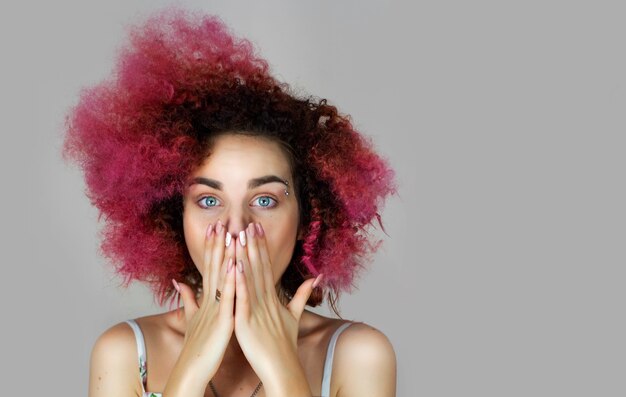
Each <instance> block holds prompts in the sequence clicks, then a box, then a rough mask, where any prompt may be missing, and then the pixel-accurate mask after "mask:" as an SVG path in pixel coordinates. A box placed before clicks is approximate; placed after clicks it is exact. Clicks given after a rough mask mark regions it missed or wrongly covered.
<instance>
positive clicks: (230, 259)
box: [226, 258, 233, 273]
mask: <svg viewBox="0 0 626 397" xmlns="http://www.w3.org/2000/svg"><path fill="white" fill-rule="evenodd" d="M231 270H233V258H229V259H228V267H227V268H226V273H230V271H231Z"/></svg>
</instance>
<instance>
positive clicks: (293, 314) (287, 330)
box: [235, 223, 322, 385]
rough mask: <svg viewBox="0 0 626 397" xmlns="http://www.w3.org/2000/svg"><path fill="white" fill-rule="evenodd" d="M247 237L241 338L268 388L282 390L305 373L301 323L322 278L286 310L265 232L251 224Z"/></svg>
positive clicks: (240, 289)
mask: <svg viewBox="0 0 626 397" xmlns="http://www.w3.org/2000/svg"><path fill="white" fill-rule="evenodd" d="M242 233H245V245H243V244H242V238H241V237H239V238H237V242H236V258H237V271H236V311H235V335H236V336H237V341H238V342H239V345H240V346H241V349H242V351H243V353H244V355H245V356H246V358H247V359H248V362H249V363H250V365H251V366H252V368H253V369H254V371H255V372H256V374H257V375H258V376H259V378H260V379H261V380H262V381H263V383H264V384H266V383H269V382H272V383H273V384H275V385H278V384H280V381H281V380H279V378H280V377H281V376H282V377H285V376H290V375H295V374H296V373H297V375H298V376H299V375H301V373H302V372H303V371H302V369H301V368H302V367H301V365H300V363H299V361H298V356H297V347H298V323H299V322H300V317H301V315H302V312H303V310H304V307H305V305H306V302H307V300H308V299H309V297H310V295H311V292H312V291H313V288H314V287H315V286H317V283H316V284H315V285H314V281H317V282H319V280H320V279H321V276H322V275H320V276H318V277H317V279H313V278H311V279H308V280H306V281H304V282H303V283H302V285H301V286H300V287H299V288H298V290H297V291H296V293H295V295H294V297H293V299H292V300H291V301H290V302H289V304H288V305H287V306H286V307H285V306H284V305H283V304H282V303H281V302H280V300H279V298H278V296H277V294H276V288H275V285H274V275H273V272H272V264H271V263H270V258H269V254H268V250H267V245H266V239H265V233H264V231H263V227H262V226H261V225H260V224H258V226H256V227H255V224H253V223H251V224H250V225H248V227H247V228H246V230H245V231H243V232H242ZM240 269H241V271H240ZM294 366H297V368H294ZM294 371H295V372H294ZM305 381H306V379H305Z"/></svg>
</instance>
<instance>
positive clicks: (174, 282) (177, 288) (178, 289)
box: [172, 279, 180, 292]
mask: <svg viewBox="0 0 626 397" xmlns="http://www.w3.org/2000/svg"><path fill="white" fill-rule="evenodd" d="M172 284H174V288H176V291H178V292H180V285H178V283H177V282H176V280H174V279H172Z"/></svg>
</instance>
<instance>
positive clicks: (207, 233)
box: [206, 223, 213, 237]
mask: <svg viewBox="0 0 626 397" xmlns="http://www.w3.org/2000/svg"><path fill="white" fill-rule="evenodd" d="M211 233H213V224H212V223H211V224H210V225H209V227H208V228H207V229H206V236H207V237H211Z"/></svg>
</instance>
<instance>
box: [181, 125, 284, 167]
mask: <svg viewBox="0 0 626 397" xmlns="http://www.w3.org/2000/svg"><path fill="white" fill-rule="evenodd" d="M268 173H274V174H277V175H282V176H283V177H284V178H288V177H289V175H290V173H291V167H290V163H289V157H288V155H287V154H286V153H285V151H284V149H283V148H282V146H281V145H280V144H279V143H278V142H276V141H273V140H271V139H268V138H263V137H257V136H249V135H240V134H237V135H235V134H226V135H220V136H218V137H216V138H215V139H214V141H213V143H212V145H211V146H210V148H209V153H208V156H207V157H206V159H205V160H204V161H203V162H202V164H201V165H200V166H199V167H198V168H197V169H196V170H195V172H193V173H192V174H193V176H199V175H206V174H212V175H215V176H220V175H223V176H224V177H225V178H228V177H231V178H232V177H233V175H234V174H236V175H240V176H245V177H254V176H260V175H265V174H268Z"/></svg>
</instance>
